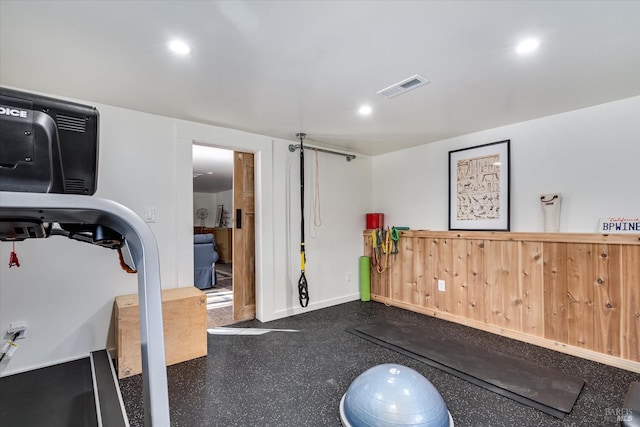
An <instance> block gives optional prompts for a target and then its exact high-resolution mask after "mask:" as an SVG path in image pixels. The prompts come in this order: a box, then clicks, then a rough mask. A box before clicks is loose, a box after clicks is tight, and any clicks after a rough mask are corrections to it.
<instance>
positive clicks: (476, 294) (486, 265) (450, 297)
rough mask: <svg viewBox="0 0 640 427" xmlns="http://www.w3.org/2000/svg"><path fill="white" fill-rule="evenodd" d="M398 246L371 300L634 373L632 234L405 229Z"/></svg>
mask: <svg viewBox="0 0 640 427" xmlns="http://www.w3.org/2000/svg"><path fill="white" fill-rule="evenodd" d="M371 245H372V243H371V231H370V230H369V231H366V232H365V234H364V247H365V253H366V254H367V255H370V254H371V249H372V248H371ZM398 249H399V250H398V253H397V254H396V255H390V258H389V265H390V268H389V269H388V270H386V271H384V272H383V273H378V272H377V271H376V269H375V268H372V273H371V297H372V299H373V300H374V301H381V302H384V303H386V304H390V305H395V306H398V307H402V308H405V309H409V310H413V311H416V312H419V313H423V314H427V315H430V316H437V317H441V318H443V319H446V320H450V321H454V322H458V323H462V324H465V325H468V326H472V327H475V328H479V329H483V330H487V331H489V332H493V333H498V334H502V335H505V336H509V337H512V338H516V339H520V340H522V341H526V342H530V343H532V344H536V345H541V346H544V347H547V348H552V349H556V350H558V351H563V352H565V353H569V354H574V355H576V356H579V357H585V358H589V359H591V360H595V361H598V362H601V363H607V364H610V365H613V366H618V367H621V368H623V369H629V370H633V371H636V372H640V235H602V234H577V233H576V234H571V233H508V232H460V231H423V230H409V231H402V232H401V238H400V241H399V242H398ZM384 257H386V256H383V260H386V258H384ZM438 280H444V281H445V291H439V290H438Z"/></svg>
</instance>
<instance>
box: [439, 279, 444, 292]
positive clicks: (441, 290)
mask: <svg viewBox="0 0 640 427" xmlns="http://www.w3.org/2000/svg"><path fill="white" fill-rule="evenodd" d="M444 289H445V288H444V280H442V279H438V291H440V292H444Z"/></svg>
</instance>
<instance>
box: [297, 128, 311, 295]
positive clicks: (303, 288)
mask: <svg viewBox="0 0 640 427" xmlns="http://www.w3.org/2000/svg"><path fill="white" fill-rule="evenodd" d="M306 136H307V135H306V134H304V133H297V134H296V137H298V138H299V139H300V280H298V299H299V300H300V305H301V306H302V307H306V306H308V305H309V285H308V283H307V278H306V277H305V275H304V270H305V263H306V261H307V258H306V255H305V252H304V142H303V141H304V138H305V137H306Z"/></svg>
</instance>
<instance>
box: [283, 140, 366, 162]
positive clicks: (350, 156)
mask: <svg viewBox="0 0 640 427" xmlns="http://www.w3.org/2000/svg"><path fill="white" fill-rule="evenodd" d="M299 148H300V144H289V151H291V152H292V153H293V152H294V151H296V150H297V149H299ZM305 148H306V149H307V150H315V151H319V152H321V153H329V154H336V155H338V156H345V157H346V158H347V162H350V161H351V160H353V159H355V158H356V155H355V154H347V153H341V152H339V151H332V150H326V149H324V148H317V147H310V146H308V145H305Z"/></svg>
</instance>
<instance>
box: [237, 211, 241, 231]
mask: <svg viewBox="0 0 640 427" xmlns="http://www.w3.org/2000/svg"><path fill="white" fill-rule="evenodd" d="M236 228H242V209H236Z"/></svg>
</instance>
